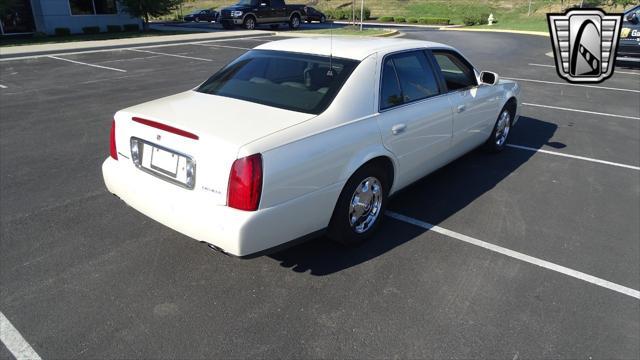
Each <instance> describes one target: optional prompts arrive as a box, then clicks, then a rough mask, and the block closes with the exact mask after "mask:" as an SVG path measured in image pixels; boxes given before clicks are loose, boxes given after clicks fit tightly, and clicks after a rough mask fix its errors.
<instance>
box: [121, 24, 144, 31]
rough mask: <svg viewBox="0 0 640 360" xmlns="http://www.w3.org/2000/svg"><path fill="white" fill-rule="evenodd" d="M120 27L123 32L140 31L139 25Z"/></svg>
mask: <svg viewBox="0 0 640 360" xmlns="http://www.w3.org/2000/svg"><path fill="white" fill-rule="evenodd" d="M122 27H123V28H124V31H140V25H138V24H124V25H123V26H122Z"/></svg>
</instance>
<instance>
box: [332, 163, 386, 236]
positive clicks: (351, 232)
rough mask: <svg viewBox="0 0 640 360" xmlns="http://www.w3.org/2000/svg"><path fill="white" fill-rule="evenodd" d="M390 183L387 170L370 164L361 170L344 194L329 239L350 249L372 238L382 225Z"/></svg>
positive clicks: (344, 189) (338, 204)
mask: <svg viewBox="0 0 640 360" xmlns="http://www.w3.org/2000/svg"><path fill="white" fill-rule="evenodd" d="M388 184H389V180H388V175H387V173H386V171H385V170H384V169H383V168H380V167H377V166H375V164H373V163H370V164H367V165H364V166H363V167H361V168H360V169H358V171H356V172H355V173H354V174H353V175H352V176H351V178H349V180H348V181H347V183H346V184H345V186H344V188H343V189H342V192H341V193H340V197H339V198H338V201H337V203H336V207H335V209H334V210H333V215H332V216H331V221H330V223H329V227H328V231H327V236H328V237H329V238H330V239H331V240H333V241H335V242H337V243H340V244H342V245H347V246H354V245H358V244H361V243H362V242H364V241H365V240H367V239H369V238H370V237H371V236H372V235H373V234H374V233H375V232H376V230H377V229H378V227H379V226H380V223H381V222H382V217H383V216H384V210H385V207H386V203H387V194H388V191H389V186H388Z"/></svg>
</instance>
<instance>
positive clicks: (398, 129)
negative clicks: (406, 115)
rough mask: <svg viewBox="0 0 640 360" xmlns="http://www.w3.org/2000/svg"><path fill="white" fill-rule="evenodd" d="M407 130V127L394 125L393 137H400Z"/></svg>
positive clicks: (392, 129)
mask: <svg viewBox="0 0 640 360" xmlns="http://www.w3.org/2000/svg"><path fill="white" fill-rule="evenodd" d="M406 129H407V125H405V124H397V125H393V127H392V128H391V132H392V133H393V135H398V134H401V133H403V132H404V131H405V130H406Z"/></svg>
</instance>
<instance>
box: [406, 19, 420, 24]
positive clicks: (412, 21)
mask: <svg viewBox="0 0 640 360" xmlns="http://www.w3.org/2000/svg"><path fill="white" fill-rule="evenodd" d="M407 22H408V23H410V24H417V23H418V19H417V18H414V17H410V18H407Z"/></svg>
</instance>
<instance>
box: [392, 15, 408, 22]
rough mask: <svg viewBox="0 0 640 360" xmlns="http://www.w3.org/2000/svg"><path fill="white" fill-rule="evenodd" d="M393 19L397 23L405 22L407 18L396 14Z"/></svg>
mask: <svg viewBox="0 0 640 360" xmlns="http://www.w3.org/2000/svg"><path fill="white" fill-rule="evenodd" d="M394 21H395V22H397V23H403V22H407V19H406V18H405V17H404V16H396V17H395V18H394Z"/></svg>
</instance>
